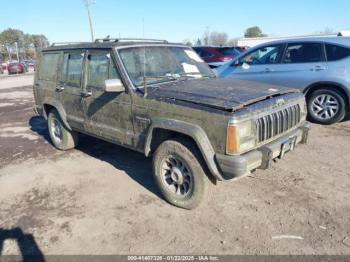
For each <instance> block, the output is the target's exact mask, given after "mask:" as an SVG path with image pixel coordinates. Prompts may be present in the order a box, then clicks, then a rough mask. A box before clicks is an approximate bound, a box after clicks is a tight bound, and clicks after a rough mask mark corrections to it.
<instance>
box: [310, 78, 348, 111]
mask: <svg viewBox="0 0 350 262" xmlns="http://www.w3.org/2000/svg"><path fill="white" fill-rule="evenodd" d="M322 88H328V89H330V90H332V89H333V90H336V91H338V92H340V93H341V94H342V95H343V96H344V98H345V103H346V107H347V111H349V109H350V91H349V90H348V89H347V88H346V87H345V86H343V85H342V84H339V83H336V82H327V81H325V82H317V83H314V84H312V85H310V86H308V87H307V88H306V89H305V90H304V94H305V97H306V98H308V96H309V95H310V94H311V93H312V92H314V91H316V90H319V89H322Z"/></svg>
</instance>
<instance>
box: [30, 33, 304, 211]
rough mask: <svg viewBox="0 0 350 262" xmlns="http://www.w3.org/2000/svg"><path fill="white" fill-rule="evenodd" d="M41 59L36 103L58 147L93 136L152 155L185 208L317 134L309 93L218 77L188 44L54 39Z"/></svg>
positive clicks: (163, 187)
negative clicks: (217, 185)
mask: <svg viewBox="0 0 350 262" xmlns="http://www.w3.org/2000/svg"><path fill="white" fill-rule="evenodd" d="M39 60H40V62H39V65H38V70H37V72H36V76H35V82H34V96H35V101H36V107H35V109H36V111H37V112H38V114H40V115H42V116H44V117H45V118H46V119H47V121H48V129H49V132H50V136H51V139H52V143H53V144H54V145H55V147H57V148H58V149H60V150H68V149H72V148H74V147H75V146H76V145H77V143H78V139H79V133H84V134H88V135H91V136H94V137H98V138H101V139H103V140H106V141H110V142H112V143H115V144H118V145H121V146H125V147H128V148H131V149H133V150H136V151H139V152H141V153H143V154H145V156H147V157H148V156H151V155H152V156H153V176H154V178H155V181H156V183H157V185H158V187H159V190H160V191H161V193H162V194H163V196H164V198H165V199H166V200H167V201H168V202H170V203H171V204H173V205H176V206H178V207H182V208H186V209H192V208H195V207H196V206H197V205H198V204H199V203H200V202H201V200H202V198H203V196H204V195H205V194H206V191H207V190H208V187H209V186H210V184H212V183H216V181H218V180H219V181H223V180H229V179H235V178H238V177H241V176H244V175H247V174H249V173H250V172H251V171H253V170H255V169H266V168H268V167H269V166H270V164H271V162H272V160H274V159H276V158H282V157H283V156H284V155H285V153H286V152H288V151H290V150H293V149H294V147H295V145H297V144H299V143H301V144H304V143H306V141H307V137H308V131H309V124H308V123H307V122H306V121H305V119H306V113H307V109H306V104H305V99H304V96H303V95H302V94H301V93H300V92H298V91H297V90H294V89H286V88H282V87H276V86H269V85H265V84H258V83H250V82H239V81H232V80H221V79H217V78H216V76H215V74H214V73H213V72H212V71H211V69H210V68H209V67H208V66H207V65H206V64H205V63H204V62H203V61H202V60H201V58H199V57H198V55H197V54H196V53H195V52H194V51H193V50H192V49H191V48H190V47H188V46H185V45H181V44H171V43H168V42H166V41H157V40H138V39H133V40H132V39H129V40H128V39H101V40H96V42H94V43H67V44H54V45H52V46H51V47H49V48H47V49H45V50H43V51H42V53H41V55H40V59H39Z"/></svg>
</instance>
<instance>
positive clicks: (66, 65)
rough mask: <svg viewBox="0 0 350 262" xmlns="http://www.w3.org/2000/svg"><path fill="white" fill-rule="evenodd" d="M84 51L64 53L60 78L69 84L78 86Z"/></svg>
mask: <svg viewBox="0 0 350 262" xmlns="http://www.w3.org/2000/svg"><path fill="white" fill-rule="evenodd" d="M83 61H84V53H65V54H64V59H63V72H62V80H63V82H65V83H66V84H67V85H69V86H75V87H80V84H81V79H82V71H83Z"/></svg>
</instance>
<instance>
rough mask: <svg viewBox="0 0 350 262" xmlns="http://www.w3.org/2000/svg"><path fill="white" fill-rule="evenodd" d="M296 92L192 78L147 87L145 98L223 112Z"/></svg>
mask: <svg viewBox="0 0 350 262" xmlns="http://www.w3.org/2000/svg"><path fill="white" fill-rule="evenodd" d="M295 92H299V91H298V90H296V89H291V88H286V87H277V86H273V85H268V84H262V83H257V82H248V81H238V80H226V79H208V80H204V79H193V80H185V81H177V82H169V83H166V84H161V85H157V86H150V87H148V95H147V97H148V98H150V99H159V100H169V99H171V100H179V101H183V102H188V103H194V104H199V105H203V106H208V107H212V108H217V109H221V110H226V111H236V110H239V109H242V108H244V107H246V106H249V105H250V104H254V103H257V102H260V101H263V100H265V99H268V98H270V97H273V96H279V95H284V94H287V93H295Z"/></svg>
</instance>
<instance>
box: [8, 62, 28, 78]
mask: <svg viewBox="0 0 350 262" xmlns="http://www.w3.org/2000/svg"><path fill="white" fill-rule="evenodd" d="M7 71H8V74H9V75H12V74H24V73H25V72H26V69H25V66H24V65H23V64H22V63H10V64H9V65H8V66H7Z"/></svg>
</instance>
